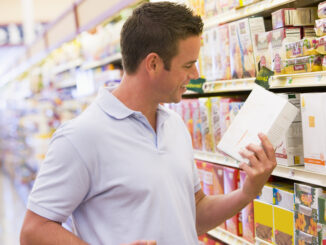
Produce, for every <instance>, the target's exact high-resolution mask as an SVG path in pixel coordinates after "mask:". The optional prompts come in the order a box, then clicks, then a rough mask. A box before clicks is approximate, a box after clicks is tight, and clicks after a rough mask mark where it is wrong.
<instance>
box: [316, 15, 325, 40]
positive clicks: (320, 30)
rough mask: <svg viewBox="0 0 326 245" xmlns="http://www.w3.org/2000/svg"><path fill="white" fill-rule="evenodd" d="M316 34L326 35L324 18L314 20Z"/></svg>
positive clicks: (319, 35)
mask: <svg viewBox="0 0 326 245" xmlns="http://www.w3.org/2000/svg"><path fill="white" fill-rule="evenodd" d="M315 31H316V35H317V36H318V37H322V36H325V35H326V19H319V20H316V28H315Z"/></svg>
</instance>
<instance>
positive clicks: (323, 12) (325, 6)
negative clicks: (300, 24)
mask: <svg viewBox="0 0 326 245" xmlns="http://www.w3.org/2000/svg"><path fill="white" fill-rule="evenodd" d="M318 17H319V18H321V19H322V18H326V2H322V3H320V4H318Z"/></svg>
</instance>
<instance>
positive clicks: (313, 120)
mask: <svg viewBox="0 0 326 245" xmlns="http://www.w3.org/2000/svg"><path fill="white" fill-rule="evenodd" d="M325 105H326V93H304V94H301V115H302V134H303V151H304V163H305V168H306V169H308V170H312V171H320V172H326V165H325V156H326V128H325V125H326V111H325Z"/></svg>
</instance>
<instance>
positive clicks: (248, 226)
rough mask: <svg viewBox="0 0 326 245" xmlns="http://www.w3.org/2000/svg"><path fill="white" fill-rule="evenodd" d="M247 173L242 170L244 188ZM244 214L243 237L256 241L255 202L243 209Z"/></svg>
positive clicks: (241, 180)
mask: <svg viewBox="0 0 326 245" xmlns="http://www.w3.org/2000/svg"><path fill="white" fill-rule="evenodd" d="M246 176H247V175H246V173H245V172H244V171H240V187H241V188H242V186H243V184H244V181H245V178H246ZM241 216H242V237H243V238H244V239H246V240H247V241H249V242H252V243H254V242H255V222H254V203H253V202H250V203H249V204H248V205H247V206H246V207H245V208H244V209H242V211H241Z"/></svg>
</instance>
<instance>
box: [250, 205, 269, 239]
mask: <svg viewBox="0 0 326 245" xmlns="http://www.w3.org/2000/svg"><path fill="white" fill-rule="evenodd" d="M254 218H255V234H256V237H258V238H260V239H262V240H265V241H267V242H269V243H272V241H273V234H274V221H273V220H274V214H273V205H271V204H268V203H265V202H262V201H259V200H254Z"/></svg>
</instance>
